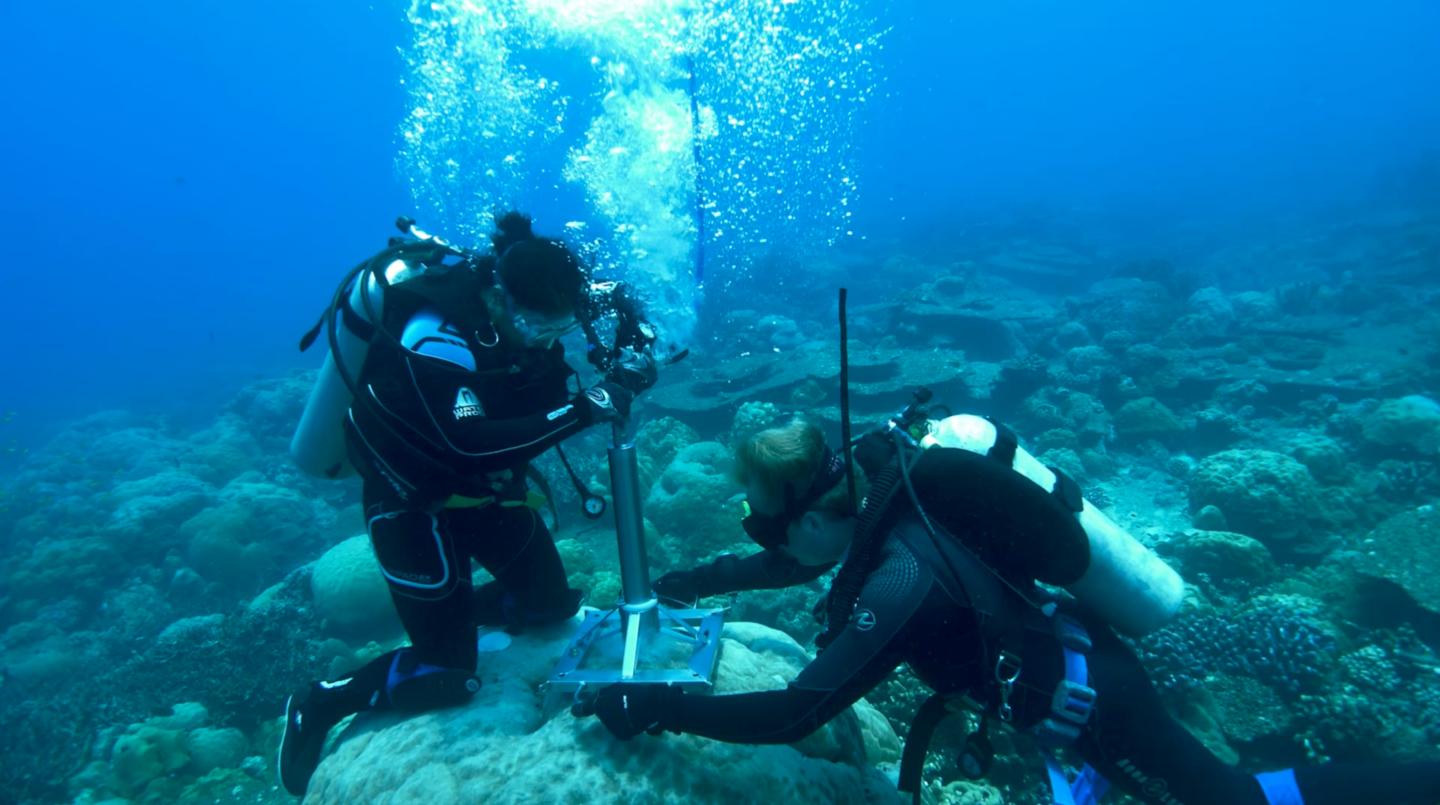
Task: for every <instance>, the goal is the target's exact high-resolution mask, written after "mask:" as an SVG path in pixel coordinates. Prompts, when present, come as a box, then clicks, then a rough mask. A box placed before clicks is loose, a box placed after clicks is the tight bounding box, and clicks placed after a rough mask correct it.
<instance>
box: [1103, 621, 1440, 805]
mask: <svg viewBox="0 0 1440 805" xmlns="http://www.w3.org/2000/svg"><path fill="white" fill-rule="evenodd" d="M1092 637H1093V638H1094V639H1095V649H1094V651H1092V652H1091V654H1090V667H1091V679H1092V684H1093V685H1094V686H1095V690H1096V696H1097V699H1096V709H1095V715H1094V719H1095V720H1094V723H1093V724H1092V726H1091V727H1090V729H1088V730H1086V732H1085V733H1084V734H1083V735H1082V737H1081V740H1080V741H1079V742H1078V743H1077V744H1076V746H1077V748H1078V749H1079V750H1080V752H1081V754H1082V755H1083V756H1084V757H1085V760H1086V762H1088V763H1090V764H1091V765H1092V766H1094V767H1095V768H1096V770H1097V771H1099V772H1100V773H1101V774H1103V775H1105V777H1106V778H1107V779H1109V780H1110V782H1111V783H1113V784H1114V785H1116V786H1117V787H1119V788H1122V789H1124V790H1125V791H1126V792H1128V793H1130V794H1131V795H1133V796H1135V797H1138V798H1139V799H1141V800H1142V801H1144V802H1155V803H1168V802H1175V801H1178V802H1182V803H1185V805H1197V803H1198V804H1200V805H1203V804H1204V803H1216V804H1217V805H1221V804H1222V803H1225V804H1228V803H1235V805H1251V804H1252V803H1253V805H1350V804H1351V803H1356V802H1375V803H1379V802H1384V803H1387V804H1393V805H1434V803H1437V802H1440V761H1432V762H1428V763H1410V764H1402V763H1374V764H1348V763H1332V764H1326V765H1323V766H1308V767H1301V768H1296V769H1286V770H1283V771H1278V772H1267V773H1265V774H1259V775H1255V776H1251V775H1248V774H1246V773H1244V772H1242V771H1240V770H1238V769H1235V768H1233V767H1231V766H1227V765H1225V764H1224V763H1222V762H1221V761H1220V760H1219V758H1216V757H1215V756H1214V755H1213V754H1211V752H1210V751H1209V750H1208V749H1206V748H1205V746H1204V745H1203V744H1201V743H1200V742H1199V741H1198V740H1196V738H1195V737H1194V736H1193V735H1191V734H1190V732H1189V731H1188V730H1186V729H1185V728H1184V727H1183V726H1181V725H1180V724H1179V722H1177V721H1175V720H1174V719H1173V718H1171V717H1170V715H1169V713H1167V712H1166V711H1165V708H1164V705H1163V704H1162V703H1161V701H1160V697H1159V695H1158V694H1156V692H1155V689H1154V687H1153V686H1152V685H1151V684H1150V681H1149V678H1148V677H1147V676H1146V675H1145V672H1144V669H1143V668H1142V667H1141V665H1140V662H1139V660H1138V659H1137V658H1136V657H1135V655H1134V653H1133V652H1131V651H1130V649H1129V647H1128V646H1126V645H1124V644H1123V643H1121V642H1120V640H1119V639H1118V638H1116V637H1115V636H1114V634H1113V633H1112V632H1110V631H1109V630H1108V629H1095V630H1092ZM1166 797H1170V799H1167V798H1166Z"/></svg>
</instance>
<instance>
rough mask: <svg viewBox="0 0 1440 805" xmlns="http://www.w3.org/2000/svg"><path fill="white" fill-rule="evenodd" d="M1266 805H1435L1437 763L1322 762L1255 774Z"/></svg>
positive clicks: (1439, 793) (1439, 778) (1439, 781)
mask: <svg viewBox="0 0 1440 805" xmlns="http://www.w3.org/2000/svg"><path fill="white" fill-rule="evenodd" d="M1255 777H1256V779H1257V780H1258V781H1260V783H1261V786H1262V788H1263V789H1264V792H1265V796H1266V799H1265V800H1262V801H1264V802H1266V803H1268V805H1351V804H1352V803H1356V802H1373V803H1380V802H1384V803H1387V805H1434V803H1437V802H1440V761H1430V762H1428V763H1327V764H1325V765H1323V766H1302V767H1299V768H1295V769H1285V770H1284V771H1275V772H1266V773H1265V774H1257V775H1255Z"/></svg>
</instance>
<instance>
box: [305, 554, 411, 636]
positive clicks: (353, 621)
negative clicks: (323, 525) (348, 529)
mask: <svg viewBox="0 0 1440 805" xmlns="http://www.w3.org/2000/svg"><path fill="white" fill-rule="evenodd" d="M310 593H311V595H313V596H314V597H315V609H316V611H317V612H318V613H319V615H320V617H322V618H324V619H325V620H326V621H328V622H329V625H330V626H331V628H332V629H334V630H336V631H338V632H340V633H342V634H347V635H355V636H365V637H370V638H374V639H383V638H386V637H392V636H394V635H396V634H398V633H399V631H400V619H399V618H398V617H397V616H396V614H395V606H394V604H392V603H391V601H390V589H389V586H388V585H386V583H385V576H384V574H383V573H381V572H380V563H379V562H378V561H376V559H375V552H374V551H373V550H371V548H370V538H369V537H368V536H366V535H364V534H360V535H358V536H354V537H351V538H349V539H347V540H345V541H344V542H341V543H340V544H339V545H336V546H335V547H333V548H331V549H330V550H328V551H326V552H325V555H323V556H321V557H320V558H319V559H318V560H317V561H316V562H315V568H314V570H313V572H312V573H311V575H310Z"/></svg>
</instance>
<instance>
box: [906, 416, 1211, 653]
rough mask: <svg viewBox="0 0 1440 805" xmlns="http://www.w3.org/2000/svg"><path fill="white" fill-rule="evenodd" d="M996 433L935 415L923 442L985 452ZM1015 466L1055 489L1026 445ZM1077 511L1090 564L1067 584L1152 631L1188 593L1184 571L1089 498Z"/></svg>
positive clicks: (980, 424)
mask: <svg viewBox="0 0 1440 805" xmlns="http://www.w3.org/2000/svg"><path fill="white" fill-rule="evenodd" d="M996 436H997V431H996V429H995V425H994V424H993V423H991V422H990V421H989V420H987V419H985V418H983V417H978V416H974V415H972V414H958V415H956V416H951V417H947V418H945V419H943V420H939V421H934V420H932V421H931V422H930V433H929V434H927V435H926V436H925V438H923V439H922V440H921V442H920V443H921V445H922V446H924V447H932V446H939V447H959V448H961V449H964V450H969V451H971V452H973V453H980V454H981V455H984V454H985V453H987V452H989V450H990V448H991V447H993V446H994V445H995V439H996ZM1011 469H1013V470H1014V471H1015V472H1018V473H1020V474H1021V475H1023V476H1025V477H1026V478H1028V479H1030V480H1031V481H1034V482H1035V483H1036V484H1037V485H1039V486H1040V488H1042V489H1044V490H1045V491H1046V492H1054V490H1055V483H1056V478H1055V473H1054V472H1051V471H1050V469H1049V468H1048V467H1046V466H1045V465H1044V464H1041V463H1040V462H1039V460H1037V459H1036V458H1035V457H1034V456H1032V455H1030V453H1028V452H1027V451H1026V450H1025V449H1024V448H1017V449H1016V450H1015V460H1014V462H1013V463H1012V464H1011ZM1078 517H1079V519H1080V525H1081V527H1082V528H1084V529H1085V533H1086V535H1088V536H1089V537H1090V566H1089V567H1088V568H1087V569H1086V570H1085V574H1084V575H1083V576H1081V577H1080V580H1079V581H1077V582H1075V583H1074V584H1071V585H1069V586H1068V587H1066V588H1065V589H1066V590H1067V591H1068V592H1070V594H1072V595H1074V596H1075V597H1076V598H1077V599H1079V600H1080V601H1081V602H1082V603H1083V604H1085V605H1086V606H1088V607H1089V608H1090V609H1092V610H1094V611H1095V612H1096V613H1097V614H1098V615H1100V616H1101V617H1102V618H1104V619H1105V620H1106V621H1107V622H1108V623H1110V625H1111V626H1114V627H1115V628H1116V629H1118V630H1119V631H1121V632H1124V633H1125V634H1128V635H1130V636H1132V637H1139V636H1141V635H1145V634H1148V633H1150V632H1152V631H1154V630H1156V629H1158V628H1159V627H1161V626H1162V625H1164V624H1165V623H1166V622H1167V621H1169V620H1170V619H1171V618H1172V617H1174V616H1175V613H1176V612H1178V611H1179V609H1180V603H1181V600H1182V599H1183V598H1184V596H1185V582H1184V581H1183V580H1181V578H1180V574H1179V573H1176V572H1175V570H1174V568H1172V567H1170V566H1169V565H1167V564H1165V562H1164V560H1162V559H1161V558H1160V557H1159V556H1156V555H1155V552H1154V551H1152V550H1150V549H1149V548H1147V547H1145V546H1144V545H1141V544H1140V542H1139V541H1138V540H1136V539H1135V538H1134V537H1132V536H1130V534H1129V532H1127V531H1126V530H1125V529H1123V528H1121V527H1120V526H1119V525H1117V524H1116V523H1115V521H1114V520H1111V519H1110V518H1109V517H1106V516H1105V514H1104V513H1103V512H1101V511H1100V510H1099V509H1097V508H1095V506H1093V505H1092V504H1091V503H1090V501H1088V500H1086V501H1083V508H1082V509H1081V511H1080V513H1079V515H1078Z"/></svg>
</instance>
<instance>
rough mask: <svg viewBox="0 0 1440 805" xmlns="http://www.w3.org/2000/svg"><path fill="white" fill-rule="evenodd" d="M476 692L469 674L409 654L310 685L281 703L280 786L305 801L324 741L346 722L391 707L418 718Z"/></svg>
mask: <svg viewBox="0 0 1440 805" xmlns="http://www.w3.org/2000/svg"><path fill="white" fill-rule="evenodd" d="M478 690H480V680H479V678H477V677H476V676H475V674H474V672H473V671H463V670H459V669H455V668H445V667H442V666H437V665H428V664H426V663H423V662H420V660H419V658H418V657H417V656H416V655H415V652H414V651H413V650H411V649H409V648H401V649H396V650H395V651H392V652H390V653H388V654H383V655H381V656H379V657H376V658H375V659H373V660H371V661H370V662H369V663H367V664H365V666H363V667H362V668H360V669H359V670H357V671H356V672H355V673H354V674H352V675H351V676H349V677H348V678H346V679H341V680H338V681H335V682H314V683H312V684H311V685H310V686H309V687H306V688H305V689H303V690H300V691H297V692H296V693H295V694H294V695H292V696H291V697H290V699H289V701H287V702H286V703H285V731H284V732H283V733H282V734H281V736H280V751H279V755H278V757H277V759H276V762H275V767H276V770H277V771H279V773H280V784H281V785H283V786H285V790H286V791H289V792H290V793H292V794H294V795H295V796H297V797H299V796H304V795H305V789H306V788H307V787H309V785H310V777H311V775H313V774H314V773H315V767H316V766H318V765H320V753H321V752H322V751H323V750H324V749H325V738H326V737H327V736H328V735H329V734H330V730H332V729H334V727H335V725H336V724H339V723H340V722H341V720H343V719H344V718H345V717H346V716H349V715H353V714H355V713H358V712H360V711H362V710H372V709H384V708H391V707H394V708H396V709H398V710H405V711H409V712H420V711H424V710H433V709H436V708H439V707H450V706H453V705H457V704H462V703H464V702H466V701H468V700H469V699H470V697H471V696H474V695H475V692H476V691H478Z"/></svg>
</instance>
